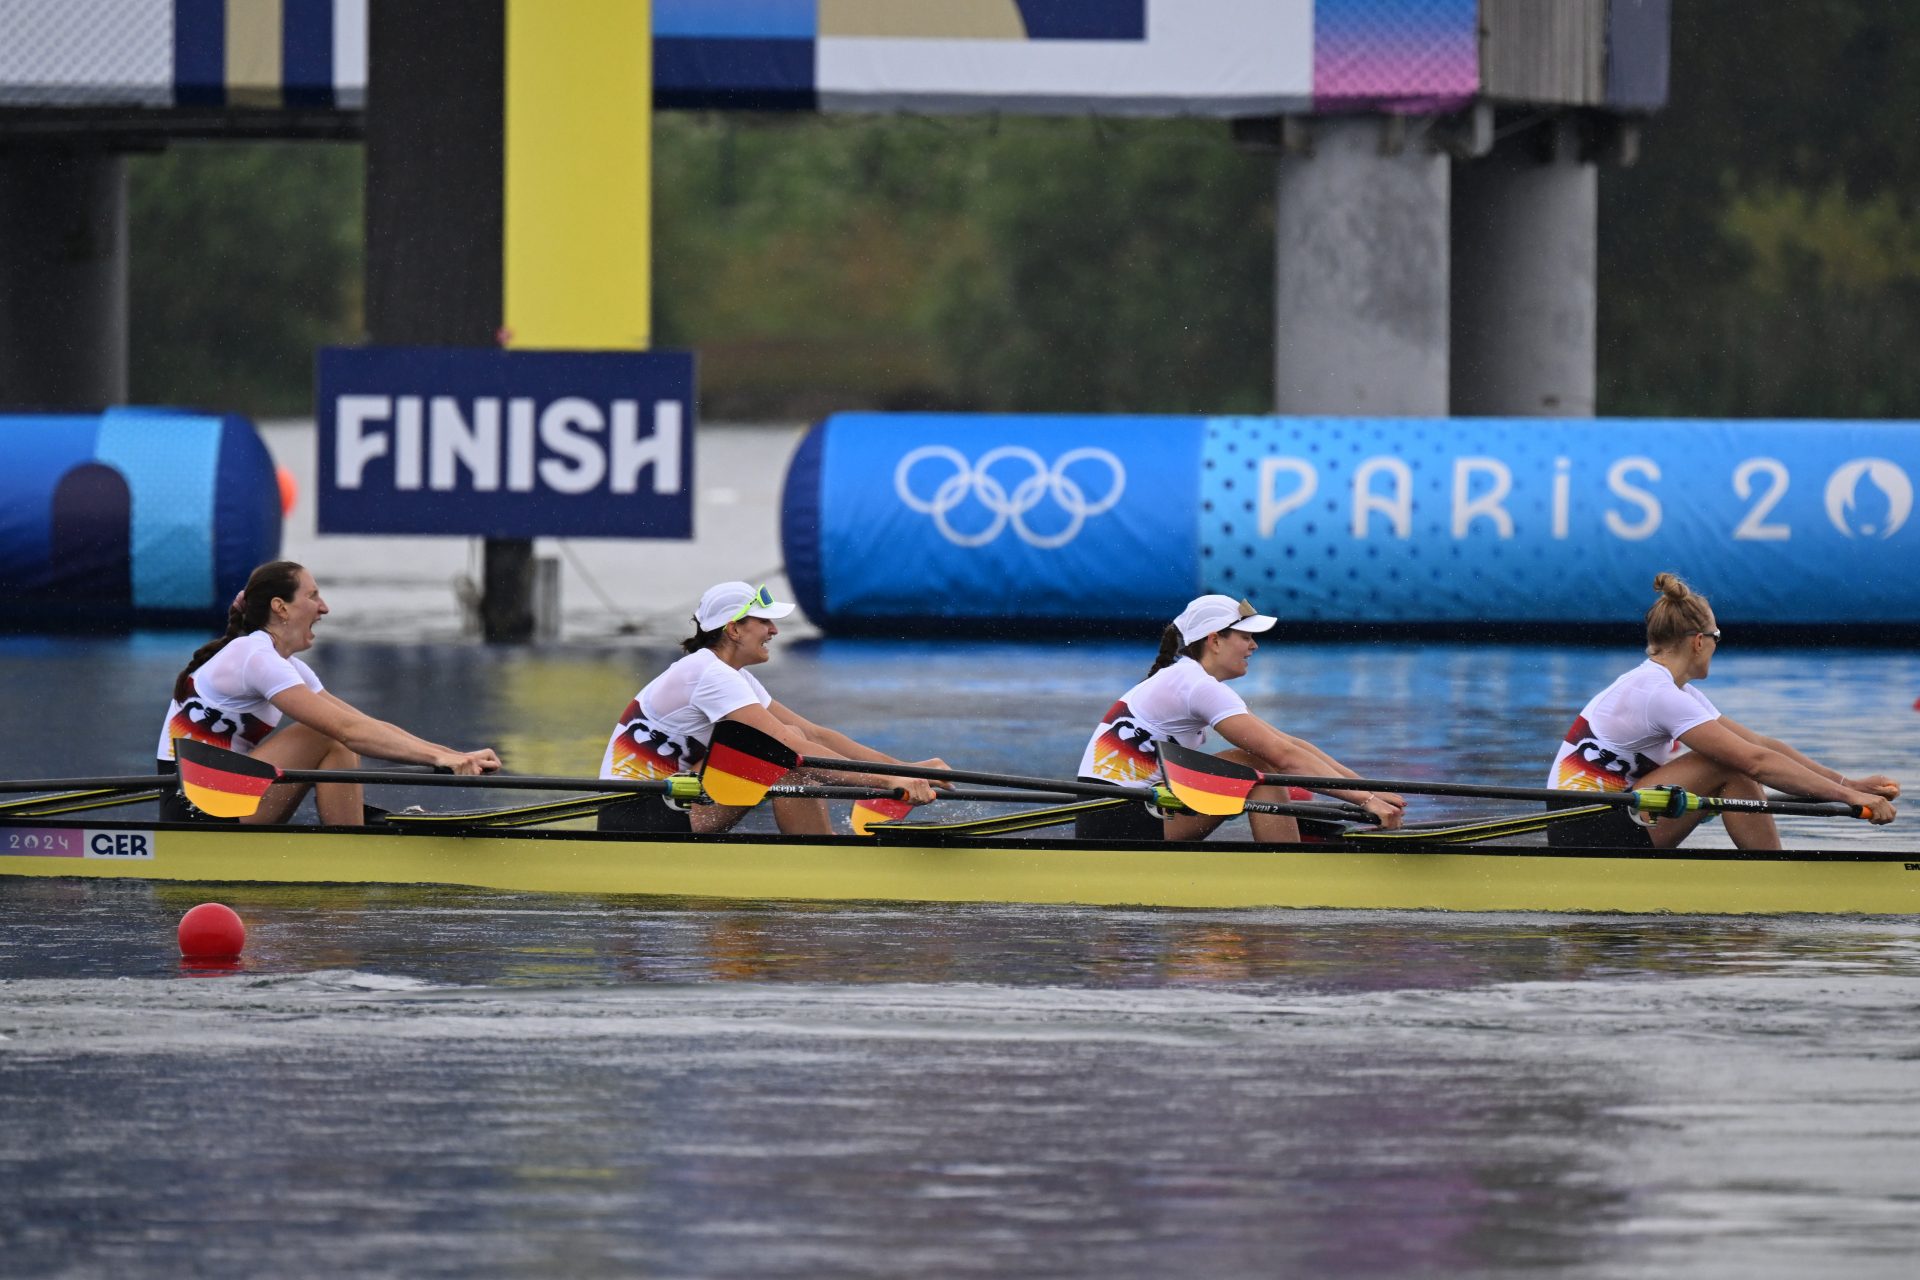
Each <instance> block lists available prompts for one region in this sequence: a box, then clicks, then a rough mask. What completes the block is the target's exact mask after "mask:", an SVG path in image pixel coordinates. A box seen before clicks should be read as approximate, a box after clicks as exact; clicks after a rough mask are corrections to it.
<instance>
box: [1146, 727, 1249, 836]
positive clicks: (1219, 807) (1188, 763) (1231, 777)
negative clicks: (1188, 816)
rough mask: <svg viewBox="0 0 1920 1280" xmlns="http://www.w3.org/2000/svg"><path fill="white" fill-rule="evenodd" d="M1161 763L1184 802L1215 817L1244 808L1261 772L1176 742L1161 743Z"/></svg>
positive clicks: (1195, 809) (1233, 813) (1224, 815)
mask: <svg viewBox="0 0 1920 1280" xmlns="http://www.w3.org/2000/svg"><path fill="white" fill-rule="evenodd" d="M1160 763H1161V764H1162V765H1164V766H1165V767H1166V771H1167V787H1168V788H1169V789H1170V790H1171V791H1172V792H1173V794H1174V795H1175V796H1176V797H1178V798H1179V800H1180V803H1181V804H1183V805H1185V806H1187V808H1189V809H1191V810H1193V811H1194V812H1195V813H1204V814H1207V815H1209V816H1211V817H1216V818H1230V817H1232V816H1233V815H1235V814H1237V813H1241V812H1244V811H1245V809H1246V807H1247V793H1248V792H1250V791H1252V790H1253V788H1254V787H1255V785H1257V784H1258V783H1259V781H1260V775H1259V774H1258V773H1256V772H1254V771H1253V770H1252V769H1249V768H1247V767H1246V766H1245V765H1243V764H1236V763H1234V762H1233V761H1231V760H1222V759H1221V758H1220V757H1219V756H1214V755H1208V754H1207V753H1206V752H1204V751H1195V750H1194V749H1193V748H1192V747H1183V746H1181V745H1180V744H1179V743H1177V742H1163V743H1161V744H1160Z"/></svg>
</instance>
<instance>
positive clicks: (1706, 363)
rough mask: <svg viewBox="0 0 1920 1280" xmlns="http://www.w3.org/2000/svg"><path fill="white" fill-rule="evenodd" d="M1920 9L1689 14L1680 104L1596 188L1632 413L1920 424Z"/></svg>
mask: <svg viewBox="0 0 1920 1280" xmlns="http://www.w3.org/2000/svg"><path fill="white" fill-rule="evenodd" d="M1916 58H1920V9H1916V8H1915V7H1913V6H1910V5H1900V4H1894V3H1889V2H1886V0H1819V2H1818V3H1804V4H1793V5H1756V4H1752V3H1746V2H1743V0H1683V2H1682V3H1679V4H1676V5H1675V14H1674V32H1673V72H1672V86H1673V87H1672V94H1671V101H1670V103H1669V105H1668V107H1667V109H1666V110H1665V111H1663V112H1662V113H1660V114H1659V115H1658V116H1656V117H1654V118H1653V119H1652V121H1651V122H1650V123H1649V124H1648V126H1647V129H1646V145H1645V152H1644V158H1643V159H1642V161H1641V163H1640V164H1639V165H1637V166H1635V167H1633V168H1630V169H1626V170H1621V171H1609V172H1607V173H1606V174H1605V175H1604V176H1603V177H1602V179H1601V193H1602V195H1601V218H1600V226H1601V263H1600V309H1601V317H1600V320H1601V323H1600V334H1601V347H1600V399H1601V404H1602V408H1603V409H1604V410H1605V411H1606V412H1609V413H1618V414H1627V415H1634V414H1687V415H1730V416H1755V417H1762V416H1764V417H1775V416H1778V417H1878V416H1914V415H1917V414H1920V371H1917V370H1916V369H1915V367H1914V362H1913V361H1912V360H1911V358H1910V357H1909V355H1908V353H1909V352H1910V351H1912V350H1913V349H1914V347H1915V344H1916V341H1917V340H1920V231H1917V230H1916V225H1917V224H1916V223H1915V221H1914V215H1915V212H1916V205H1920V152H1916V151H1915V149H1914V148H1913V147H1912V146H1911V145H1910V144H1909V142H1908V140H1907V139H1906V137H1905V125H1906V123H1907V122H1909V121H1911V120H1913V119H1914V118H1915V117H1916V115H1920V81H1917V80H1916V79H1915V78H1914V76H1913V75H1912V73H1911V68H1912V67H1913V66H1914V65H1915V61H1916Z"/></svg>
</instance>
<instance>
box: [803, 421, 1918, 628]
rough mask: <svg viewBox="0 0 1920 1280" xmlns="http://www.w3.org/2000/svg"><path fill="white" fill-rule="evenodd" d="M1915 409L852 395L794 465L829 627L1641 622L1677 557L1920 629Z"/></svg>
mask: <svg viewBox="0 0 1920 1280" xmlns="http://www.w3.org/2000/svg"><path fill="white" fill-rule="evenodd" d="M1916 474H1920V424H1914V423H1906V422H1744V421H1705V420H1676V421H1654V420H1607V419H1600V420H1574V421H1567V420H1558V419H1519V418H1446V419H1411V418H1393V419H1377V418H1365V419H1362V418H1193V417H1187V418H1172V417H1165V418H1141V417H1086V416H1082V417H1041V416H1017V417H1016V416H1006V417H997V416H969V415H944V414H839V415H836V416H834V417H831V418H829V419H827V420H826V421H825V422H822V423H820V424H819V425H817V426H816V427H815V428H814V429H813V430H812V431H811V432H810V433H809V434H808V435H807V437H806V438H805V440H804V441H803V442H802V444H801V447H800V449H799V451H798V453H797V454H796V456H795V458H794V461H793V464H792V466H791V467H790V469H789V472H788V476H787V486H786V495H785V503H784V511H783V516H782V532H783V538H784V542H785V550H786V561H787V572H788V576H789V579H790V580H791V581H792V583H793V586H794V591H795V594H796V596H797V597H798V599H799V602H800V604H801V605H802V607H804V608H805V609H806V611H807V614H808V616H809V617H810V618H812V619H813V620H814V621H816V622H817V623H819V624H820V625H821V626H823V627H825V628H828V629H831V630H841V631H865V632H900V631H927V630H940V629H947V630H966V631H973V632H980V631H1003V630H1004V631H1018V630H1019V629H1020V628H1021V627H1022V626H1026V627H1031V628H1038V629H1047V630H1062V629H1074V628H1083V627H1084V628H1106V627H1110V626H1111V625H1113V624H1116V623H1119V624H1127V625H1129V626H1131V627H1133V628H1134V629H1136V630H1137V629H1139V627H1140V626H1141V625H1142V624H1153V623H1157V622H1162V621H1164V620H1165V619H1167V618H1170V617H1172V616H1173V614H1174V613H1175V612H1177V611H1178V610H1179V608H1180V607H1181V605H1183V604H1184V603H1185V602H1186V601H1187V600H1188V599H1189V598H1190V597H1192V596H1194V595H1196V594H1198V593H1200V592H1204V591H1220V592H1225V593H1227V594H1230V595H1236V596H1240V595H1244V596H1249V597H1251V598H1252V599H1253V601H1254V602H1255V603H1256V604H1258V605H1259V606H1260V607H1261V608H1262V609H1263V610H1264V611H1266V612H1269V613H1274V614H1277V615H1278V616H1279V617H1280V618H1281V619H1282V620H1283V621H1285V622H1290V623H1295V624H1300V625H1302V626H1303V627H1308V628H1312V627H1314V626H1319V625H1325V626H1342V625H1350V624H1367V625H1387V626H1400V627H1411V628H1428V627H1431V628H1437V629H1443V630H1447V631H1460V632H1466V631H1469V630H1471V629H1472V628H1474V627H1476V626H1483V625H1486V624H1491V625H1492V626H1495V627H1501V626H1513V627H1538V628H1555V627H1571V626H1588V625H1602V626H1605V625H1611V626H1615V627H1623V626H1624V627H1629V628H1630V627H1632V626H1634V625H1636V624H1637V623H1638V621H1639V619H1640V617H1641V615H1642V614H1643V613H1644V612H1645V610H1646V608H1647V606H1648V605H1649V604H1650V603H1651V602H1652V599H1653V585H1652V584H1653V577H1654V574H1655V573H1657V572H1659V571H1661V570H1673V571H1675V572H1678V573H1680V574H1682V575H1683V576H1685V577H1687V578H1689V579H1690V580H1691V581H1692V582H1693V583H1694V584H1695V586H1697V587H1698V588H1699V589H1700V590H1702V591H1704V592H1706V593H1707V594H1708V595H1709V596H1711V597H1712V599H1713V601H1714V606H1715V609H1716V612H1717V614H1718V616H1719V618H1720V619H1721V620H1722V621H1725V622H1728V623H1733V624H1749V623H1752V624H1762V625H1764V626H1765V627H1767V628H1769V629H1770V630H1776V631H1790V630H1794V629H1801V630H1811V629H1815V628H1846V627H1860V628H1867V629H1875V630H1878V631H1905V630H1910V629H1916V628H1920V574H1915V573H1914V572H1913V571H1912V568H1911V566H1912V564H1913V563H1914V560H1915V558H1916V543H1920V527H1916V522H1915V521H1914V520H1913V514H1914V512H1913V490H1914V485H1913V477H1914V476H1915V475H1916Z"/></svg>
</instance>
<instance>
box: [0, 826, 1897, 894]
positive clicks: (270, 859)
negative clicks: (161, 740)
mask: <svg viewBox="0 0 1920 1280" xmlns="http://www.w3.org/2000/svg"><path fill="white" fill-rule="evenodd" d="M0 876H69V877H80V878H109V879H135V880H167V881H195V882H206V883H219V882H265V883H277V884H292V883H301V884H316V883H321V884H436V885H460V886H473V887H478V888H488V889H504V890H517V891H532V892H541V893H567V894H595V895H604V894H623V895H624V894H639V895H662V896H671V897H692V898H714V899H731V900H754V901H769V900H772V901H804V902H874V901H884V902H974V903H1007V904H1020V903H1033V904H1052V903H1072V904H1085V905H1090V906H1115V907H1118V906H1145V907H1178V908H1246V907H1273V908H1292V907H1301V908H1315V907H1323V908H1339V909H1367V910H1436V911H1548V912H1592V911H1620V912H1672V913H1677V914H1686V915H1696V914H1697V915H1723V914H1754V913H1767V914H1772V913H1793V912H1818V913H1841V914H1862V915H1915V914H1920V855H1915V854H1903V853H1884V852H1872V853H1853V852H1810V851H1804V850H1801V851H1787V852H1775V853H1742V852H1739V851H1736V850H1715V849H1695V850H1687V851H1685V852H1665V853H1660V852H1651V851H1613V850H1591V851H1589V850H1567V849H1547V848H1544V847H1539V846H1521V845H1516V846H1506V847H1502V846H1498V845H1485V844H1483V845H1466V846H1463V845H1457V844H1439V843H1434V844H1426V843H1422V842H1421V841H1419V840H1414V841H1411V842H1400V843H1395V844H1393V845H1391V846H1390V847H1389V846H1378V847H1368V846H1364V845H1361V846H1337V847H1333V848H1327V847H1315V846H1289V847H1281V848H1259V847H1254V846H1252V845H1247V844H1234V843H1231V842H1225V841H1218V842H1208V843H1201V844H1166V843H1143V844H1126V843H1114V844H1103V845H1097V846H1095V845H1089V844H1086V843H1083V842H1077V841H1074V840H1070V839H1017V840H995V839H981V838H979V837H970V838H953V837H942V836H938V835H932V834H929V835H925V836H916V835H914V834H913V833H911V832H898V833H894V834H893V835H892V836H891V837H890V838H889V839H888V840H887V841H885V842H880V841H875V840H872V839H862V838H858V837H852V836H843V837H823V838H789V837H783V836H755V835H731V836H708V837H697V838H690V837H687V836H670V835H669V836H656V835H619V836H611V835H601V834H599V833H597V832H592V831H578V830H565V829H505V830H492V829H487V830H474V831H467V832H460V833H447V832H444V831H438V830H420V831H414V830H404V829H402V830H394V829H383V828H381V827H379V826H373V827H368V828H354V829H347V828H321V827H271V828H262V827H245V826H223V825H198V824H196V825H166V824H155V823H129V822H120V823H115V822H101V821H86V822H80V821H73V822H60V821H53V820H49V819H45V818H23V819H0Z"/></svg>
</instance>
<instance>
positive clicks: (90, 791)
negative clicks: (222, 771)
mask: <svg viewBox="0 0 1920 1280" xmlns="http://www.w3.org/2000/svg"><path fill="white" fill-rule="evenodd" d="M47 785H48V784H46V783H43V782H36V783H34V784H33V788H32V789H33V790H35V791H38V790H40V789H42V788H43V787H46V786H47ZM168 786H169V784H168V781H167V779H165V778H164V777H162V776H161V775H159V774H156V773H150V774H146V775H144V776H143V777H142V778H141V780H140V785H139V786H137V787H132V786H120V785H114V786H105V787H82V788H80V789H79V790H71V791H70V790H66V789H64V788H61V789H59V790H58V793H57V794H55V795H48V796H22V797H21V798H20V799H18V800H0V816H5V815H10V814H42V815H44V814H47V813H67V812H70V811H72V810H75V809H107V808H112V807H113V806H114V805H121V804H135V803H138V802H139V801H142V800H153V799H156V798H158V797H159V795H160V794H161V792H162V791H164V790H166V789H167V788H168ZM8 789H9V790H12V789H15V788H13V787H11V786H9V787H8ZM55 806H57V807H55Z"/></svg>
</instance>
